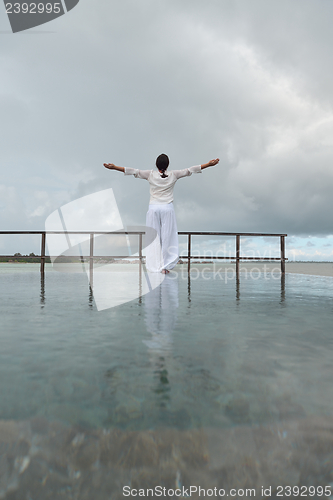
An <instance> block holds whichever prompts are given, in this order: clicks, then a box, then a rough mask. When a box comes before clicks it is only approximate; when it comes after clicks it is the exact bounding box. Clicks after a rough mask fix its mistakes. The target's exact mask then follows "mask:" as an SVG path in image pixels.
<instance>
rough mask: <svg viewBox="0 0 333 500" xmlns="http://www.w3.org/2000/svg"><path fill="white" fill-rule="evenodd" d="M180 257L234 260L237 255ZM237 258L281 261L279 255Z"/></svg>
mask: <svg viewBox="0 0 333 500" xmlns="http://www.w3.org/2000/svg"><path fill="white" fill-rule="evenodd" d="M179 258H180V259H188V258H190V259H191V260H192V259H206V260H209V259H226V260H236V259H237V257H213V256H212V257H207V256H206V257H205V256H202V255H199V256H194V255H191V256H190V257H189V256H188V255H181V256H180V257H179ZM239 260H271V261H273V260H274V261H275V260H278V261H281V260H282V259H281V257H239ZM284 260H288V259H287V258H285V259H284Z"/></svg>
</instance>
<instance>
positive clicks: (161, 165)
mask: <svg viewBox="0 0 333 500" xmlns="http://www.w3.org/2000/svg"><path fill="white" fill-rule="evenodd" d="M168 166H169V158H168V157H167V155H165V154H164V153H162V154H161V155H160V156H158V157H157V158H156V167H157V168H158V170H159V171H160V172H162V175H161V177H168V176H167V175H165V171H166V169H167V168H168Z"/></svg>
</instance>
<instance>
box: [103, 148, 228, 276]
mask: <svg viewBox="0 0 333 500" xmlns="http://www.w3.org/2000/svg"><path fill="white" fill-rule="evenodd" d="M218 162H219V159H218V158H217V159H216V160H211V161H209V162H208V163H205V164H203V165H197V166H195V167H190V168H185V169H184V170H172V171H171V172H169V173H168V175H167V174H166V173H165V172H166V170H167V168H168V166H169V158H168V157H167V155H165V154H161V155H160V156H158V158H157V159H156V167H157V170H158V172H156V171H154V170H138V169H136V168H128V167H125V168H124V167H117V166H116V165H114V164H113V163H104V167H105V168H109V169H110V170H118V171H119V172H123V173H124V174H125V175H134V177H137V178H139V179H145V180H147V181H148V182H149V184H150V201H149V209H148V212H147V218H146V226H147V227H148V228H149V227H151V228H153V229H154V230H155V231H156V232H157V235H158V238H156V239H155V241H153V242H152V243H151V244H150V245H149V246H148V247H147V249H146V252H147V254H146V265H147V269H148V271H151V272H162V273H164V274H166V273H168V272H169V270H170V269H173V268H174V267H175V265H176V264H177V262H178V260H179V251H178V230H177V222H176V216H175V212H174V208H173V188H174V186H175V184H176V182H177V181H178V179H181V178H182V177H188V176H189V175H192V174H193V173H201V171H202V170H204V169H205V168H208V167H213V166H214V165H217V164H218ZM158 240H159V241H158Z"/></svg>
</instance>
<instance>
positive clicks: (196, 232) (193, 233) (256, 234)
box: [178, 231, 288, 237]
mask: <svg viewBox="0 0 333 500" xmlns="http://www.w3.org/2000/svg"><path fill="white" fill-rule="evenodd" d="M178 234H179V235H188V234H191V235H194V236H205V235H207V236H272V237H273V236H276V237H277V236H288V235H287V234H280V233H279V234H268V233H215V232H214V233H213V232H198V231H178Z"/></svg>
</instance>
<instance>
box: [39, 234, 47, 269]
mask: <svg viewBox="0 0 333 500" xmlns="http://www.w3.org/2000/svg"><path fill="white" fill-rule="evenodd" d="M45 246H46V233H42V244H41V250H40V272H41V274H42V276H44V274H45Z"/></svg>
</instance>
